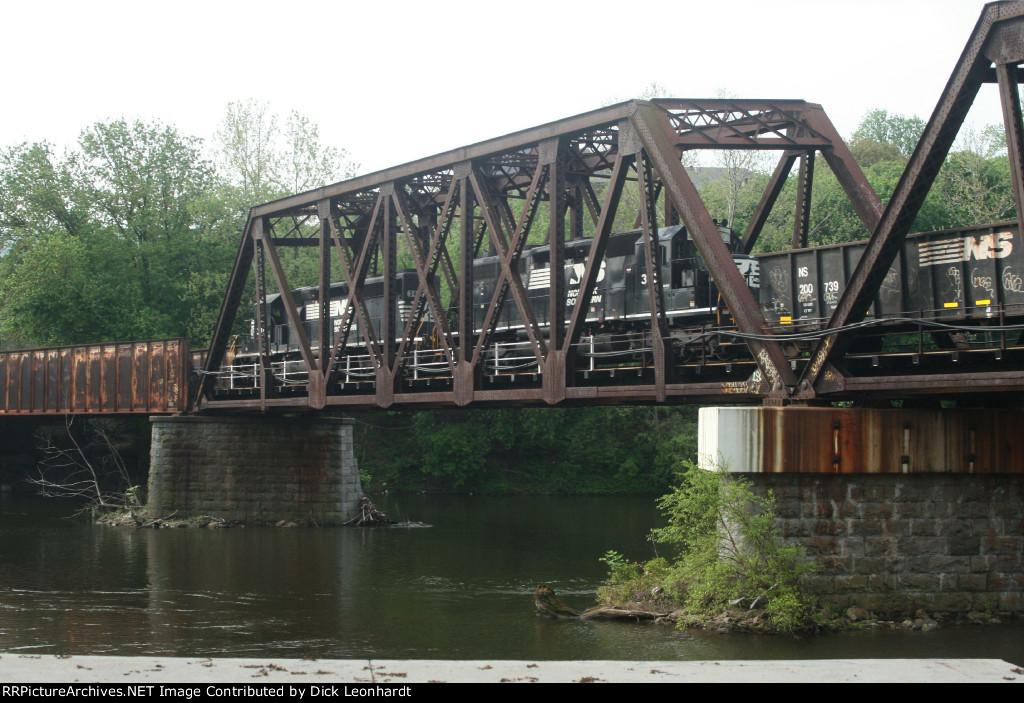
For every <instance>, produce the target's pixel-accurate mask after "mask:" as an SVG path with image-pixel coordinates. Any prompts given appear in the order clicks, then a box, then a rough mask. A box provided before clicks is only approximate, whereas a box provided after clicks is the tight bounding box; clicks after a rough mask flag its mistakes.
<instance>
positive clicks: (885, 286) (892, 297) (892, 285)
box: [878, 269, 900, 302]
mask: <svg viewBox="0 0 1024 703" xmlns="http://www.w3.org/2000/svg"><path fill="white" fill-rule="evenodd" d="M878 295H879V297H881V298H882V300H883V301H885V302H891V301H896V300H899V299H900V273H899V271H897V270H896V269H889V273H887V274H885V278H884V279H882V285H881V287H880V288H879V289H878Z"/></svg>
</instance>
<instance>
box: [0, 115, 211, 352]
mask: <svg viewBox="0 0 1024 703" xmlns="http://www.w3.org/2000/svg"><path fill="white" fill-rule="evenodd" d="M200 150H201V142H200V141H199V140H198V139H195V138H193V137H188V136H185V135H182V134H180V133H179V132H178V131H177V130H176V129H174V128H173V127H170V126H166V125H161V124H159V123H157V124H145V123H142V122H127V121H125V120H116V121H113V122H109V123H100V124H96V125H93V126H92V127H90V128H88V129H86V130H84V131H83V132H82V134H81V136H80V138H79V144H78V148H77V149H74V150H70V151H68V152H66V153H65V154H63V155H61V156H58V155H56V154H54V152H53V149H52V148H51V147H50V146H49V145H47V144H22V145H20V146H16V147H13V148H10V149H8V150H6V151H5V152H4V153H3V155H2V157H0V295H2V299H3V304H2V308H0V334H3V336H4V338H5V339H7V340H8V342H9V343H15V344H22V345H23V344H65V343H78V342H92V341H102V340H111V339H117V340H123V339H132V338H146V337H167V336H177V335H185V334H188V333H189V332H190V324H189V322H190V319H191V316H192V311H191V310H190V308H189V306H188V302H189V295H188V285H189V282H190V281H191V280H192V279H193V278H194V276H196V275H201V274H202V272H204V271H205V270H206V267H207V266H208V261H210V257H209V252H208V251H204V250H203V249H201V248H200V247H199V246H198V244H199V237H198V233H199V228H198V220H197V217H196V210H195V205H196V203H197V202H201V201H202V200H203V199H204V197H205V196H206V194H207V193H209V192H210V191H211V190H212V189H213V188H214V186H215V184H216V179H215V175H214V171H213V167H212V165H211V164H210V163H209V162H207V161H206V160H205V159H203V158H202V156H201V151H200ZM214 258H216V257H214ZM218 263H219V262H218ZM204 341H205V340H204Z"/></svg>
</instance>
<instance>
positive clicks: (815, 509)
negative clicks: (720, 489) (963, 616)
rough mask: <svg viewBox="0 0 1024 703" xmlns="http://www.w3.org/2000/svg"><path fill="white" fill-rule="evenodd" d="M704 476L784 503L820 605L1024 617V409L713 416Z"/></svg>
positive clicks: (730, 411) (784, 516)
mask: <svg viewBox="0 0 1024 703" xmlns="http://www.w3.org/2000/svg"><path fill="white" fill-rule="evenodd" d="M700 424H701V426H700V443H699V454H700V456H701V461H702V465H703V466H704V467H705V468H718V467H721V468H724V469H725V470H727V471H728V472H729V473H730V474H731V475H742V476H743V477H745V478H746V479H747V480H748V481H750V483H751V485H752V486H753V488H754V491H755V492H756V493H758V494H760V495H762V496H763V495H767V494H768V492H769V491H770V492H771V493H772V495H773V496H774V498H775V502H776V514H777V518H778V523H779V527H780V529H781V531H782V534H783V536H784V538H785V539H786V540H787V541H790V542H795V543H797V544H800V545H803V546H804V547H805V549H806V550H807V553H808V555H810V556H811V557H812V558H813V559H814V560H815V561H816V562H817V564H818V567H819V569H818V573H817V574H816V575H815V576H814V577H813V579H812V581H813V586H814V589H815V591H816V592H817V594H818V595H819V596H820V599H821V602H822V603H823V604H826V605H834V606H838V607H840V608H844V609H845V608H847V607H850V606H859V607H862V608H866V609H868V610H870V611H872V612H874V613H878V614H886V615H909V614H913V613H914V612H915V611H916V610H917V609H919V608H923V609H925V610H926V611H929V612H934V611H938V612H946V613H968V612H970V611H982V612H1001V613H1020V612H1021V611H1022V610H1024V433H1022V432H1021V428H1022V427H1024V413H1022V412H1021V411H1019V410H979V411H973V410H929V411H924V410H898V409H894V410H872V409H859V408H724V407H723V408H702V409H701V411H700Z"/></svg>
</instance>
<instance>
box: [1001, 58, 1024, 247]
mask: <svg viewBox="0 0 1024 703" xmlns="http://www.w3.org/2000/svg"><path fill="white" fill-rule="evenodd" d="M996 75H997V76H998V79H999V101H1000V103H1001V105H1002V108H1003V126H1004V127H1005V128H1006V151H1007V155H1008V156H1009V160H1010V180H1011V183H1012V184H1013V202H1014V204H1015V205H1016V209H1017V224H1018V225H1020V224H1021V223H1024V125H1022V124H1021V109H1020V91H1019V90H1018V89H1017V81H1018V80H1019V77H1018V73H1017V70H1016V67H1014V66H1010V65H1007V64H1002V63H1001V64H999V65H997V66H996ZM1020 231H1021V232H1024V227H1021V230H1020Z"/></svg>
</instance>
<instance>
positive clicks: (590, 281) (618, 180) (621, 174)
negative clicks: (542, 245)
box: [564, 154, 635, 353]
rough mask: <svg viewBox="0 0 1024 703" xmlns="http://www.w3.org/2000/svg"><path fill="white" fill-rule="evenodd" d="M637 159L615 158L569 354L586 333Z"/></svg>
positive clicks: (568, 332)
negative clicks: (603, 262)
mask: <svg viewBox="0 0 1024 703" xmlns="http://www.w3.org/2000/svg"><path fill="white" fill-rule="evenodd" d="M634 158H635V154H622V155H621V156H619V158H618V159H616V160H615V166H614V167H613V168H612V174H611V178H610V179H609V181H608V185H607V186H606V188H605V193H604V204H603V205H602V206H601V209H600V210H599V213H600V214H599V215H598V220H597V228H596V231H595V232H594V239H593V241H592V242H591V243H590V254H589V255H588V256H587V264H586V267H585V268H584V269H583V276H582V279H581V280H580V292H579V294H578V296H577V298H576V304H575V306H573V309H572V317H571V318H570V319H569V327H568V328H567V329H566V331H565V347H564V349H565V350H566V351H567V352H569V353H572V350H573V349H574V345H575V344H577V343H579V341H580V336H581V335H582V334H583V321H584V320H586V319H587V311H588V310H589V309H590V301H591V300H592V299H593V297H594V286H595V285H596V284H597V276H598V274H599V273H600V271H601V262H602V261H604V253H605V250H606V249H607V248H608V238H609V237H610V236H611V232H612V225H613V224H614V222H615V213H616V212H617V211H618V207H619V199H620V198H621V196H622V190H623V186H624V185H625V183H626V176H627V175H628V174H629V166H630V164H631V163H632V162H633V159H634Z"/></svg>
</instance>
